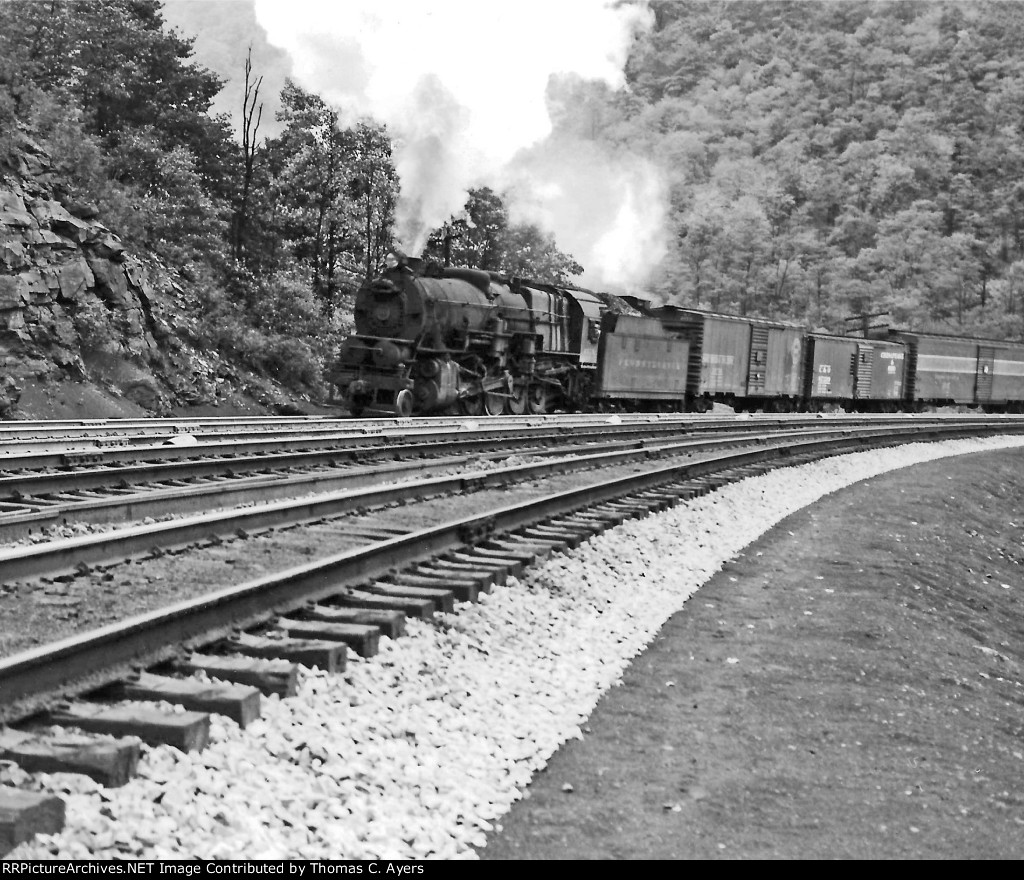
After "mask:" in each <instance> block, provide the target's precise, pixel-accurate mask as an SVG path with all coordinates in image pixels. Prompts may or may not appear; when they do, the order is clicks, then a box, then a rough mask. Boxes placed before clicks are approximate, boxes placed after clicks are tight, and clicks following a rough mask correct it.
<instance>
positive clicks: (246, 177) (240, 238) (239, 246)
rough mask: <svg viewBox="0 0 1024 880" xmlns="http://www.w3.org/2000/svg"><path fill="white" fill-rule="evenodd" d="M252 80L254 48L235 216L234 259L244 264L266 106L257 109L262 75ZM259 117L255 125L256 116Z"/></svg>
mask: <svg viewBox="0 0 1024 880" xmlns="http://www.w3.org/2000/svg"><path fill="white" fill-rule="evenodd" d="M251 77H252V46H250V47H249V53H248V55H246V56H245V95H244V99H243V101H242V155H243V161H244V165H243V168H242V197H241V199H240V201H239V204H238V213H237V214H236V215H235V242H234V244H235V260H236V261H238V262H243V261H244V259H245V238H246V233H247V231H248V226H249V192H250V190H251V188H252V175H253V168H254V167H255V164H256V134H257V132H258V131H259V128H260V121H261V120H262V119H263V104H262V103H260V104H259V106H258V107H257V103H256V102H257V99H258V98H259V94H260V86H261V85H262V84H263V77H262V76H261V77H260V78H259V79H257V80H256V82H255V83H253V82H252V81H251ZM254 114H255V116H256V121H255V123H254V122H253V115H254Z"/></svg>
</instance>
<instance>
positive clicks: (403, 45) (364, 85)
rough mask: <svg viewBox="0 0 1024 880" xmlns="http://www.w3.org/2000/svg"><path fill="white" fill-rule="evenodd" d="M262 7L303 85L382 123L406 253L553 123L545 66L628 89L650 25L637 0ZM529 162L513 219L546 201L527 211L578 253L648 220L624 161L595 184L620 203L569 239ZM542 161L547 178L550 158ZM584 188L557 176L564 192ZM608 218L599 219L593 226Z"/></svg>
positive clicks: (275, 0)
mask: <svg viewBox="0 0 1024 880" xmlns="http://www.w3.org/2000/svg"><path fill="white" fill-rule="evenodd" d="M256 14H257V18H258V20H259V22H260V24H261V25H262V26H263V27H264V28H265V29H266V30H267V33H268V35H269V39H270V41H271V42H272V43H273V44H275V45H278V46H281V47H282V48H285V49H286V50H288V52H289V54H290V55H291V57H292V60H293V65H294V68H293V69H294V72H295V78H296V80H297V81H298V82H299V83H300V84H301V85H302V86H303V87H304V88H306V89H308V90H310V91H314V92H316V93H317V94H319V95H321V96H322V97H323V98H324V99H325V100H327V101H328V102H329V103H331V104H332V105H334V106H336V107H338V108H339V109H340V110H341V111H342V113H343V114H345V115H346V118H354V117H356V116H360V115H369V116H372V117H373V118H375V119H377V120H378V121H381V122H384V123H386V124H387V126H388V128H389V131H390V132H391V135H392V137H393V139H394V141H395V148H396V155H395V160H396V166H397V168H398V172H399V176H400V179H401V186H402V192H401V202H400V205H399V210H398V230H397V235H398V238H399V240H400V242H401V243H402V244H403V246H404V247H405V249H406V250H408V251H409V252H411V253H418V252H419V251H420V250H421V249H422V247H423V245H424V244H425V241H426V235H427V233H428V232H429V231H430V229H432V228H436V227H437V226H440V225H441V224H442V223H443V222H444V221H445V220H447V219H448V217H449V216H450V215H452V214H457V213H458V212H459V211H461V209H462V207H463V206H464V204H465V201H466V196H467V191H468V190H469V189H470V188H472V187H474V186H480V185H493V184H494V183H496V182H498V181H501V180H503V179H504V180H507V179H508V178H507V175H506V174H504V173H503V172H504V170H505V169H506V166H508V164H509V163H510V161H511V160H512V159H513V157H515V156H516V154H517V153H520V151H522V150H524V149H526V148H529V147H532V146H534V145H536V144H538V143H539V142H541V141H543V140H544V139H545V138H546V137H547V136H548V135H549V134H550V133H551V120H550V118H549V116H548V108H547V105H546V102H545V93H546V90H547V88H548V85H549V81H550V80H551V78H552V77H553V76H556V75H559V74H563V73H564V74H570V73H571V74H574V75H576V76H578V77H580V78H582V79H588V80H599V81H602V82H605V83H607V84H608V85H609V86H610V87H612V88H618V87H620V86H622V85H623V82H624V78H623V67H624V64H625V60H626V57H627V54H628V51H629V47H630V44H631V42H632V40H633V38H634V35H635V33H636V31H637V29H638V28H642V27H647V26H649V24H650V13H649V11H648V10H647V9H646V5H645V4H637V3H630V4H624V3H612V2H608V0H517V2H515V3H505V4H501V5H498V4H490V3H483V2H480V0H420V2H416V0H412V2H398V0H392V2H388V3H377V2H374V0H340V2H319V0H288V2H281V0H256ZM619 164H620V165H621V163H619ZM527 168H528V165H527V164H526V163H523V162H520V163H519V171H518V173H517V175H516V177H517V184H518V185H517V189H516V191H517V192H518V193H519V194H520V195H521V196H522V202H521V205H520V206H518V207H517V206H513V207H514V208H515V210H516V211H517V213H518V215H519V216H527V215H525V214H524V211H525V210H526V208H525V207H523V206H526V205H533V206H535V207H539V208H541V209H542V211H541V215H540V216H539V217H538V216H529V219H531V220H535V221H537V220H539V221H540V222H542V223H544V225H545V228H547V229H548V230H549V231H551V232H553V233H554V234H555V236H556V240H557V241H558V244H559V246H560V247H561V248H562V249H563V250H569V251H570V252H572V253H574V255H575V256H576V257H577V259H579V260H580V261H581V262H583V261H584V260H583V255H584V254H586V255H588V259H589V255H590V254H591V253H592V252H593V247H592V245H593V243H594V242H596V241H597V240H598V239H600V238H601V237H602V236H606V237H610V238H609V240H617V238H618V236H617V234H616V232H615V231H616V230H618V231H619V233H620V234H621V233H625V232H626V230H627V229H628V228H629V227H632V226H635V225H636V222H637V221H638V219H639V218H641V217H643V216H645V215H646V216H650V211H649V210H647V208H646V207H645V206H646V204H647V198H648V197H646V196H642V195H637V194H636V193H635V192H634V189H633V186H635V184H637V183H640V184H641V185H642V186H643V187H647V188H648V189H652V187H651V186H650V181H649V180H648V179H647V176H646V175H647V172H646V171H644V172H638V171H636V170H635V169H634V170H630V171H628V173H624V172H622V171H620V172H619V173H617V175H616V178H615V179H617V180H618V181H619V184H618V185H617V186H616V185H610V182H609V181H606V183H609V185H608V186H604V187H603V188H602V192H604V194H605V195H606V196H607V197H608V198H609V199H614V201H607V202H605V203H603V204H601V205H600V206H597V205H595V204H594V200H593V199H591V200H590V202H589V204H590V209H589V211H588V214H587V216H588V219H589V222H588V224H587V229H588V230H589V232H590V234H591V235H592V238H591V241H590V242H588V243H587V244H586V247H584V246H583V245H581V244H572V241H573V238H574V236H573V235H572V229H569V228H564V227H563V225H562V224H563V222H565V218H566V217H568V216H571V215H572V214H573V213H574V211H573V210H572V209H571V208H569V207H559V205H558V201H559V199H557V198H554V197H548V198H541V197H539V196H538V195H537V193H533V194H530V186H529V183H528V181H527V180H526V177H525V172H526V169H527ZM570 168H571V164H570ZM548 171H549V172H551V173H552V174H554V172H555V166H554V163H551V164H550V165H549V168H548ZM638 175H639V176H638ZM546 183H547V184H548V185H547V191H548V193H549V194H552V193H554V192H556V191H557V189H558V187H559V181H558V180H556V179H554V178H552V179H550V180H548V181H546ZM631 183H632V184H633V186H631V185H630V184H631ZM583 188H584V189H586V187H585V186H584V187H583ZM579 190H580V186H579V185H570V186H565V187H563V188H562V192H563V198H564V199H572V198H575V197H576V196H577V194H578V192H579ZM595 210H597V213H596V214H595V213H594V212H595ZM602 217H603V218H604V220H605V225H604V227H603V229H600V228H599V229H595V227H598V226H600V223H599V221H600V219H601V218H602ZM595 235H596V237H593V236H595ZM606 243H607V242H606ZM573 247H576V248H578V250H579V253H576V252H575V251H573ZM609 260H611V261H612V262H616V261H617V262H619V263H622V258H621V257H614V258H612V257H608V258H606V260H605V262H606V263H607V262H608V261H609ZM624 265H625V264H624V263H622V266H624ZM590 268H593V269H597V268H598V266H597V265H596V264H591V265H588V269H590ZM602 268H609V267H602ZM620 268H621V266H620ZM615 271H616V272H618V271H620V269H615ZM587 277H588V281H589V280H590V275H589V274H588V276H587Z"/></svg>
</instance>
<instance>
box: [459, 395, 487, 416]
mask: <svg viewBox="0 0 1024 880" xmlns="http://www.w3.org/2000/svg"><path fill="white" fill-rule="evenodd" d="M459 409H460V410H462V414H463V415H467V416H482V415H483V414H484V396H483V394H472V395H470V396H469V397H463V398H461V399H460V400H459Z"/></svg>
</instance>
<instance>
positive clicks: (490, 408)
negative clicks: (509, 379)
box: [484, 394, 505, 416]
mask: <svg viewBox="0 0 1024 880" xmlns="http://www.w3.org/2000/svg"><path fill="white" fill-rule="evenodd" d="M504 411H505V395H504V394H485V395H484V412H486V413H487V415H489V416H500V415H501V414H502V413H503V412H504Z"/></svg>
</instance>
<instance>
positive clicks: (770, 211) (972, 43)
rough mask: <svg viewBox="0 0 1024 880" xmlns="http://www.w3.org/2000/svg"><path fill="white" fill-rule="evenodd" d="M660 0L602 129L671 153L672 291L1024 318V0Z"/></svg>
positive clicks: (771, 310)
mask: <svg viewBox="0 0 1024 880" xmlns="http://www.w3.org/2000/svg"><path fill="white" fill-rule="evenodd" d="M652 6H653V8H654V10H655V13H656V25H655V28H654V30H653V31H652V32H651V33H650V34H649V35H647V36H645V37H643V38H642V39H641V40H640V41H639V42H638V44H637V46H636V48H635V51H634V52H633V54H632V57H631V59H630V62H629V66H628V76H629V80H630V85H631V94H630V95H628V96H621V95H620V96H615V97H613V98H612V99H610V100H608V101H606V102H605V105H604V112H605V113H607V114H610V115H611V116H612V118H613V120H614V123H615V124H611V125H606V126H604V128H603V130H604V131H606V132H610V133H611V134H610V136H611V137H622V136H623V132H626V131H628V132H629V134H628V138H629V140H630V141H631V143H632V144H634V145H635V146H637V147H638V148H640V149H643V150H644V151H646V152H647V154H648V155H650V156H651V157H653V158H654V159H655V160H656V161H658V162H659V164H660V165H661V166H662V167H663V168H665V169H669V171H668V173H669V174H670V177H671V191H672V205H673V211H672V218H671V226H672V228H671V236H670V238H671V241H672V253H671V255H670V258H669V260H668V261H667V262H666V264H665V266H664V268H663V272H662V274H661V277H660V279H659V283H658V287H659V289H660V291H661V293H662V294H663V295H665V296H667V297H670V298H672V299H675V300H677V301H680V302H683V303H688V304H695V303H699V304H702V305H706V306H710V307H712V308H721V309H724V310H729V311H738V312H747V311H757V312H761V313H765V314H776V315H783V316H789V317H795V318H800V319H804V320H809V321H811V322H813V323H827V324H832V325H837V324H840V323H841V322H840V320H839V319H840V318H841V317H842V316H844V315H848V314H850V313H863V312H878V311H888V312H889V313H890V315H891V317H892V320H893V321H895V322H903V323H913V324H915V325H916V326H919V327H920V326H928V327H930V328H932V329H936V330H942V331H947V332H959V331H961V330H965V331H966V330H972V331H980V332H986V333H993V334H999V335H1002V334H1004V333H1011V334H1014V335H1020V334H1021V332H1022V330H1024V322H1022V320H1021V289H1020V277H1021V268H1020V266H1021V259H1022V257H1024V251H1022V248H1024V240H1022V229H1024V183H1022V181H1024V143H1022V134H1024V101H1022V100H1021V98H1022V96H1024V58H1022V56H1021V55H1020V52H1019V46H1020V44H1021V40H1022V38H1024V5H1021V4H1016V3H943V2H940V3H936V2H898V3H895V2H893V3H877V2H846V3H800V2H735V3H726V2H671V3H665V2H655V3H653V4H652Z"/></svg>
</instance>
